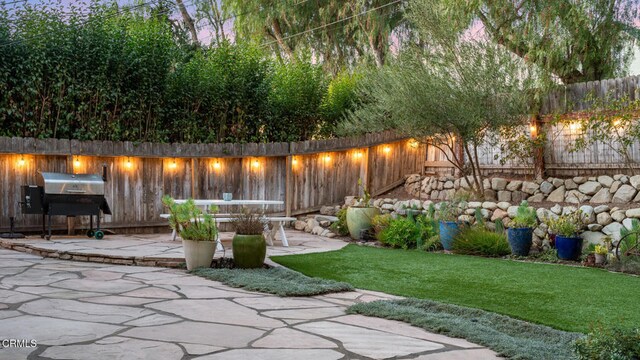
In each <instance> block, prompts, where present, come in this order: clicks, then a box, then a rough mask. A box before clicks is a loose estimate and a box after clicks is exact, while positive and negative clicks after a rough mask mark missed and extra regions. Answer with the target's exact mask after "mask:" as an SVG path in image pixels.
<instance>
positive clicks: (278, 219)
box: [160, 199, 296, 249]
mask: <svg viewBox="0 0 640 360" xmlns="http://www.w3.org/2000/svg"><path fill="white" fill-rule="evenodd" d="M174 201H175V203H176V204H184V203H185V202H187V200H185V199H176V200H174ZM193 202H194V204H195V205H196V206H202V207H203V208H204V211H205V212H209V210H210V207H211V206H218V207H226V206H241V207H242V208H246V207H247V206H251V207H256V206H259V207H262V208H263V209H264V208H265V207H266V206H268V205H284V201H280V200H221V199H194V200H193ZM160 217H162V218H165V219H166V218H169V214H161V215H160ZM214 219H215V221H216V223H217V224H218V225H219V224H220V223H228V222H232V221H233V219H234V214H233V213H224V214H215V216H214ZM263 219H264V221H265V222H266V223H271V225H272V226H271V229H269V227H268V225H267V224H265V240H266V241H267V244H269V245H271V246H273V240H275V237H276V234H279V235H280V240H281V241H282V245H283V246H285V247H288V246H289V242H288V240H287V235H286V234H285V232H284V223H285V222H289V221H295V220H296V218H293V217H288V216H270V215H263ZM172 235H173V239H174V240H175V239H176V235H177V234H176V231H175V229H174V230H173V234H172ZM216 241H217V242H218V248H219V249H220V248H221V247H222V245H221V244H220V241H219V240H216Z"/></svg>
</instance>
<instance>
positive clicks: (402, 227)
mask: <svg viewBox="0 0 640 360" xmlns="http://www.w3.org/2000/svg"><path fill="white" fill-rule="evenodd" d="M420 236H421V234H420V228H419V227H418V225H416V223H415V222H413V221H411V220H410V219H407V218H404V217H398V218H396V219H393V220H391V221H390V222H389V226H388V227H386V228H385V229H384V230H382V232H380V234H379V235H378V240H380V242H381V243H382V244H384V245H387V246H391V247H394V248H402V249H415V248H416V246H417V245H418V238H419V237H420Z"/></svg>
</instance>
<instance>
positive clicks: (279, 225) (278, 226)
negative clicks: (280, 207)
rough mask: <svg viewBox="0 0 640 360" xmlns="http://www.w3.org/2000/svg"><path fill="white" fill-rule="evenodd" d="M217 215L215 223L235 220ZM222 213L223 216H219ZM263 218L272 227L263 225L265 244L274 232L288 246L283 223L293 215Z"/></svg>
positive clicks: (167, 216) (174, 236)
mask: <svg viewBox="0 0 640 360" xmlns="http://www.w3.org/2000/svg"><path fill="white" fill-rule="evenodd" d="M217 215H218V216H213V219H214V220H215V221H216V223H218V224H221V223H230V222H233V221H234V220H235V218H233V217H228V215H230V214H217ZM221 215H224V216H221ZM169 216H171V215H170V214H160V217H161V218H163V219H168V218H169ZM263 219H265V220H266V221H267V222H269V223H271V225H272V227H271V229H268V227H267V226H266V225H265V231H264V232H265V233H266V234H265V235H266V236H265V240H266V241H267V244H269V245H270V246H273V240H275V238H276V233H279V234H280V240H281V241H282V245H283V246H285V247H288V246H289V241H288V240H287V235H286V234H285V232H284V223H286V222H291V221H295V220H297V219H296V218H294V217H288V216H265V217H263ZM191 221H195V219H191ZM171 235H172V236H173V240H175V239H176V236H177V233H176V230H175V229H174V230H173V233H172V234H171ZM216 241H217V243H218V245H217V248H218V250H222V244H221V243H220V240H218V239H216Z"/></svg>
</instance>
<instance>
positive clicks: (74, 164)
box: [73, 156, 80, 167]
mask: <svg viewBox="0 0 640 360" xmlns="http://www.w3.org/2000/svg"><path fill="white" fill-rule="evenodd" d="M73 166H75V167H80V159H79V158H78V157H77V156H76V159H75V160H74V161H73Z"/></svg>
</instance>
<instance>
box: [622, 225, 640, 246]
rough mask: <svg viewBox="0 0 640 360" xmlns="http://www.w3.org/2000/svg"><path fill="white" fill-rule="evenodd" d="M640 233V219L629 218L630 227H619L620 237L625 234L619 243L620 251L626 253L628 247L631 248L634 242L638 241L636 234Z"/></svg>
mask: <svg viewBox="0 0 640 360" xmlns="http://www.w3.org/2000/svg"><path fill="white" fill-rule="evenodd" d="M639 233H640V220H638V219H632V220H631V229H627V227H626V226H623V227H622V228H621V229H620V239H622V238H623V237H625V236H626V238H625V239H624V240H625V241H624V242H623V243H622V244H620V253H621V254H626V252H627V250H628V249H629V248H633V246H635V244H636V243H637V242H638V234H639Z"/></svg>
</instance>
